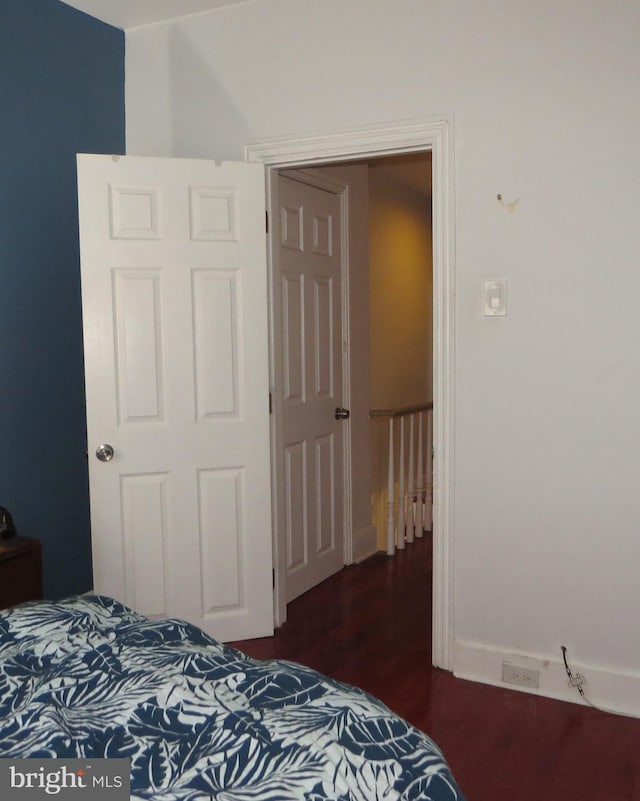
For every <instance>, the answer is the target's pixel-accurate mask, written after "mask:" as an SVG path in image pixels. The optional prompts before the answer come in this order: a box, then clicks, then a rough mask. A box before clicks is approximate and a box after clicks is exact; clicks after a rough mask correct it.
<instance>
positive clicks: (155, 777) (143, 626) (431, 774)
mask: <svg viewBox="0 0 640 801" xmlns="http://www.w3.org/2000/svg"><path fill="white" fill-rule="evenodd" d="M28 756H31V757H73V758H81V759H85V758H95V757H128V758H130V759H131V795H132V798H135V799H154V800H155V801H195V799H206V798H211V799H218V800H219V801H258V800H259V801H276V799H278V800H280V799H282V801H284V799H292V801H293V799H295V801H302V800H305V801H321V799H331V801H351V800H353V801H375V799H381V800H382V799H384V801H394V799H406V800H407V801H418V799H419V800H420V801H427V800H429V801H454V800H456V801H460V800H461V799H462V796H461V794H460V791H459V790H458V788H457V786H456V783H455V781H454V779H453V778H452V776H451V773H450V772H449V769H448V767H447V765H446V764H445V761H444V759H443V757H442V755H441V753H440V752H439V750H438V749H437V747H436V746H435V745H434V744H433V742H432V741H431V740H430V739H429V738H428V737H427V736H426V735H424V734H422V733H421V732H419V731H418V730H417V729H415V728H413V727H412V726H410V725H409V724H408V723H406V722H405V721H403V720H401V719H400V718H398V717H397V716H396V715H394V714H393V713H392V712H391V711H390V710H389V709H388V708H387V707H385V706H384V705H383V704H382V703H381V702H379V701H377V700H375V699H374V698H372V697H371V696H369V695H367V694H366V693H364V692H362V691H361V690H358V689H356V688H354V687H349V686H347V685H344V684H340V683H338V682H335V681H333V680H331V679H328V678H326V677H324V676H321V675H320V674H319V673H316V672H315V671H313V670H310V669H308V668H304V667H302V666H299V665H295V664H292V663H289V662H281V661H267V662H261V661H258V660H253V659H250V658H248V657H246V656H244V655H243V654H241V653H239V652H238V651H236V650H234V649H232V648H229V647H228V646H224V645H221V644H219V643H217V642H216V641H214V640H212V639H211V638H209V637H208V636H206V635H205V634H204V633H203V632H202V631H200V630H199V629H198V628H196V627H194V626H192V625H190V624H188V623H185V622H182V621H178V620H163V621H150V620H148V619H146V618H144V617H142V616H141V615H139V614H137V613H135V612H133V611H131V610H130V609H127V608H126V607H124V606H122V605H121V604H119V603H118V602H116V601H114V600H112V599H110V598H106V597H103V596H81V597H77V598H71V599H68V600H66V601H62V602H59V603H44V602H43V603H35V604H26V605H22V606H18V607H15V608H13V609H9V610H5V611H4V612H2V613H0V757H14V758H15V757H28Z"/></svg>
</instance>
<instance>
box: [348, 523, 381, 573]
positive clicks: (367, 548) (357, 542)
mask: <svg viewBox="0 0 640 801" xmlns="http://www.w3.org/2000/svg"><path fill="white" fill-rule="evenodd" d="M377 552H378V534H377V531H376V527H375V526H374V525H373V523H372V524H371V525H368V526H364V528H359V529H358V530H357V531H354V532H353V561H354V563H355V564H357V563H358V562H362V561H363V560H364V559H368V558H369V557H370V556H373V554H374V553H377Z"/></svg>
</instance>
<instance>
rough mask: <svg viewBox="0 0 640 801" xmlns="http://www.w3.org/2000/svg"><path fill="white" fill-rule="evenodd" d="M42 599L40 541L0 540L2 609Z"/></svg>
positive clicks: (16, 538)
mask: <svg viewBox="0 0 640 801" xmlns="http://www.w3.org/2000/svg"><path fill="white" fill-rule="evenodd" d="M41 598H42V548H41V546H40V543H39V541H38V540H34V539H31V538H30V537H18V536H13V537H11V539H7V540H0V609H6V608H7V607H9V606H15V605H16V604H21V603H23V602H24V601H38V600H40V599H41Z"/></svg>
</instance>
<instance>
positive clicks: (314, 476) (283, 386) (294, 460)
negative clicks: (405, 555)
mask: <svg viewBox="0 0 640 801" xmlns="http://www.w3.org/2000/svg"><path fill="white" fill-rule="evenodd" d="M290 174H295V173H290ZM302 180H303V179H302V177H301V179H300V180H293V179H292V178H290V177H285V176H283V175H279V176H277V178H276V181H277V186H276V188H275V189H276V191H275V192H274V206H273V211H274V214H273V216H274V217H275V219H274V221H273V244H272V247H273V250H274V257H273V270H274V275H273V287H274V289H273V306H274V326H275V332H274V342H275V348H274V351H275V352H274V360H275V387H274V389H275V392H274V406H275V408H274V412H275V414H276V431H277V436H276V454H275V459H276V470H277V475H278V479H279V480H278V486H279V491H278V503H277V508H278V526H279V528H280V530H281V532H283V533H284V551H285V561H286V579H285V581H286V600H287V602H288V601H291V600H293V599H294V598H296V597H297V596H299V595H301V594H302V593H304V592H306V591H307V590H308V589H310V588H311V587H313V586H315V585H316V584H318V583H320V582H321V581H324V580H325V579H326V578H328V577H329V576H331V575H332V574H333V573H335V572H337V571H338V570H340V569H341V568H342V567H343V566H344V467H343V449H344V440H345V435H346V427H347V426H348V425H349V424H348V421H347V420H344V419H336V409H337V408H341V407H342V406H343V403H344V398H343V373H342V369H343V331H342V270H343V243H342V231H341V224H342V221H341V198H340V195H339V194H336V193H335V192H331V191H326V190H325V189H321V188H318V187H317V186H311V185H308V184H307V183H303V182H301V181H302Z"/></svg>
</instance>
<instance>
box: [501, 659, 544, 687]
mask: <svg viewBox="0 0 640 801" xmlns="http://www.w3.org/2000/svg"><path fill="white" fill-rule="evenodd" d="M539 675H540V674H539V671H537V670H531V669H530V668H524V667H519V666H518V665H510V664H509V663H508V662H503V663H502V681H504V682H505V683H506V684H518V685H519V686H520V687H537V686H538V679H539Z"/></svg>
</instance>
